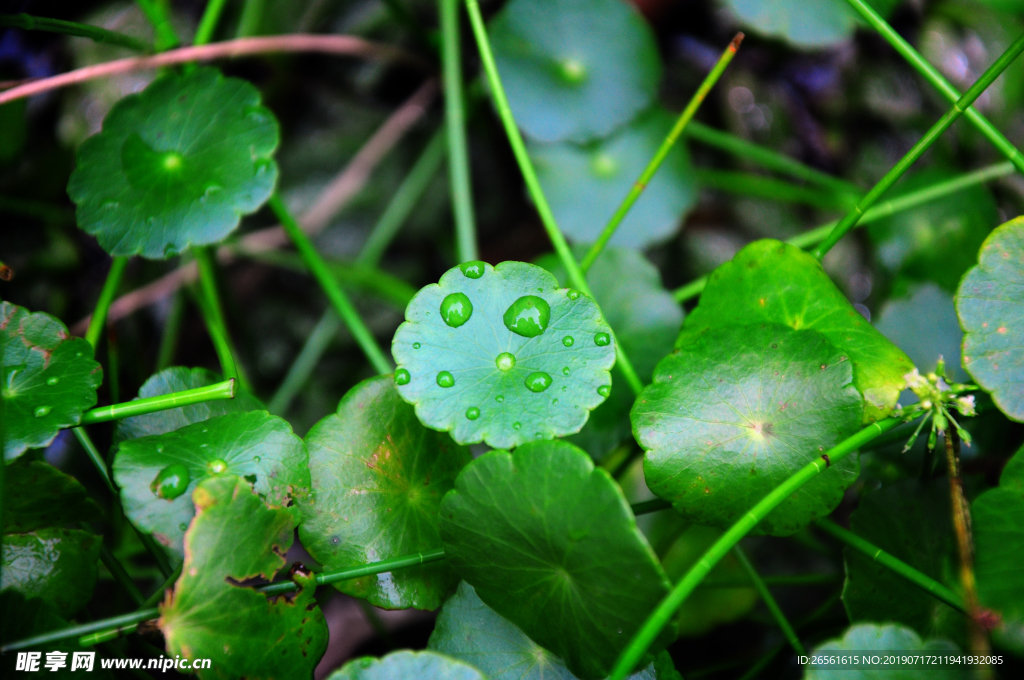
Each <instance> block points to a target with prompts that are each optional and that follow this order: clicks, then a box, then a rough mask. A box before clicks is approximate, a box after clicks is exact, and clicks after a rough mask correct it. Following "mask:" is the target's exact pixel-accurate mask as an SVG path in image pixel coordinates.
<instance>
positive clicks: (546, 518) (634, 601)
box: [440, 441, 673, 680]
mask: <svg viewBox="0 0 1024 680" xmlns="http://www.w3.org/2000/svg"><path fill="white" fill-rule="evenodd" d="M440 516H441V540H442V541H443V543H444V550H445V557H446V559H447V560H448V563H449V564H450V565H451V567H452V569H454V570H455V571H456V573H458V574H459V576H461V577H462V578H463V580H465V581H466V582H468V583H470V584H471V585H472V586H473V587H474V588H475V590H476V594H477V595H478V596H479V597H480V599H481V600H482V601H483V602H485V603H486V604H487V605H488V606H489V607H490V608H491V609H493V610H494V611H495V612H497V613H498V614H500V615H501V616H503V617H504V618H506V619H508V620H509V621H510V622H512V623H513V624H515V625H516V626H517V627H518V628H519V629H520V630H522V631H523V632H524V633H525V634H526V635H528V636H529V637H530V638H531V639H532V640H534V641H535V642H536V643H538V644H539V645H541V646H542V647H544V648H545V649H548V650H550V651H551V652H553V653H555V654H556V655H557V656H559V657H561V658H562V659H563V660H564V662H565V665H566V667H567V668H568V669H569V670H570V671H571V672H572V673H573V674H574V675H576V676H578V677H580V678H583V680H596V679H597V678H602V677H604V676H606V675H607V674H608V673H609V672H610V670H611V668H612V666H613V665H614V663H615V660H616V659H617V658H618V655H619V653H620V652H622V650H623V649H624V648H625V647H626V645H627V644H628V643H629V641H630V640H631V639H632V638H633V635H634V634H635V633H636V632H637V631H638V630H639V628H640V626H641V625H642V624H643V622H644V620H645V619H646V618H647V615H648V614H649V613H650V612H651V611H652V610H653V609H654V607H655V606H656V605H657V604H658V603H659V602H660V601H661V599H662V598H663V597H665V595H667V594H668V588H669V582H668V579H667V578H666V577H665V572H664V571H662V569H661V565H659V564H658V561H657V558H656V557H655V555H654V552H653V551H652V550H651V547H650V546H649V545H648V544H647V541H646V540H645V539H644V537H643V535H642V534H641V533H640V531H639V530H638V529H637V527H636V520H635V519H634V517H633V514H632V512H631V511H630V509H629V505H628V504H627V502H626V499H625V498H624V497H623V495H622V491H621V490H620V489H619V487H618V486H617V485H616V484H615V482H614V481H613V480H612V478H611V477H610V476H609V475H608V473H607V472H605V471H604V470H601V469H595V468H594V464H593V462H592V461H591V460H590V457H589V456H587V454H586V453H584V452H583V451H581V450H580V449H578V448H576V447H575V446H573V445H571V444H568V443H566V442H558V441H540V442H529V443H527V444H524V445H522V446H520V447H519V448H517V449H516V450H515V451H514V452H512V453H509V452H507V451H491V452H489V453H486V454H484V455H483V456H481V457H480V458H477V459H476V460H474V461H473V462H472V463H470V464H469V465H467V466H466V467H465V468H464V469H463V471H462V472H461V473H460V474H459V476H458V477H457V478H456V480H455V489H454V490H452V491H449V492H448V494H447V495H446V496H445V497H444V500H443V501H442V502H441V512H440ZM672 633H673V631H668V632H667V633H666V635H671V634H672Z"/></svg>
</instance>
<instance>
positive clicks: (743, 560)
mask: <svg viewBox="0 0 1024 680" xmlns="http://www.w3.org/2000/svg"><path fill="white" fill-rule="evenodd" d="M732 551H733V554H735V555H736V559H737V560H739V563H740V566H741V567H743V571H745V572H747V576H748V577H749V578H750V581H751V583H753V584H754V588H755V589H756V590H757V594H758V595H760V596H761V600H763V601H764V604H765V606H766V607H768V611H769V612H770V613H771V615H772V618H773V619H775V623H777V624H778V626H779V628H780V629H782V634H783V635H785V636H786V640H788V641H789V645H790V646H791V647H792V648H793V651H795V652H796V653H797V654H800V655H803V654H807V649H806V648H805V647H804V643H802V642H800V638H799V636H797V634H796V631H795V630H793V626H792V625H790V623H789V619H787V618H786V615H785V614H784V613H783V612H782V608H781V607H780V606H779V603H778V602H776V601H775V597H774V596H772V593H771V591H770V590H768V585H767V584H766V583H765V582H764V579H762V578H761V575H760V574H758V573H757V569H755V568H754V565H753V564H751V563H750V560H749V559H747V554H746V553H745V552H743V548H741V547H740V545H739V543H737V544H736V545H734V546H733V547H732Z"/></svg>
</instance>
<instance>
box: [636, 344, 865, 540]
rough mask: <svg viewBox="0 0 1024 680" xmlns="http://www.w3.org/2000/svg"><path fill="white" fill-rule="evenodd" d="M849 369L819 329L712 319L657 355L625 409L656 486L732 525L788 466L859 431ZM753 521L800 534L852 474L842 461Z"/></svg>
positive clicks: (685, 508)
mask: <svg viewBox="0 0 1024 680" xmlns="http://www.w3.org/2000/svg"><path fill="white" fill-rule="evenodd" d="M850 374H851V366H850V362H849V361H848V360H847V358H846V356H845V354H843V353H841V352H840V351H839V350H837V349H836V348H835V347H833V346H832V344H831V343H830V342H829V341H828V339H827V338H825V336H823V335H822V334H820V333H815V332H814V331H794V330H792V329H790V328H787V327H785V326H779V325H776V324H764V325H761V326H733V327H729V328H712V329H708V330H706V331H704V332H703V333H701V334H699V335H694V336H692V337H691V338H690V339H689V340H688V341H687V342H686V343H685V344H684V345H683V346H682V347H681V348H680V349H678V350H676V351H675V352H674V353H672V354H670V355H669V356H667V357H665V359H664V360H662V362H661V363H660V364H658V367H657V369H655V371H654V382H653V383H652V384H651V385H649V386H647V387H646V388H645V389H644V391H643V392H641V393H640V396H639V397H638V398H637V401H636V404H635V405H634V406H633V411H632V413H631V417H632V420H633V432H634V433H635V435H636V438H637V441H638V442H640V445H641V446H642V447H643V448H644V449H646V451H647V453H646V456H645V459H644V476H645V478H646V480H647V485H648V486H649V487H650V489H651V491H653V492H654V493H655V494H657V495H658V496H660V497H661V498H664V499H665V500H667V501H670V502H671V503H672V504H673V505H674V506H675V508H676V510H677V511H678V512H679V513H680V514H681V515H683V517H684V518H686V519H688V520H690V521H692V522H695V523H697V524H710V525H713V526H729V525H731V524H732V523H733V522H735V521H736V520H738V519H739V518H740V517H741V516H742V515H743V514H744V513H746V512H747V511H748V510H749V509H750V508H751V507H752V506H753V505H754V504H755V503H757V502H758V501H760V500H761V499H762V498H763V497H764V496H766V495H767V494H768V493H769V492H770V491H771V490H772V489H774V488H775V487H776V486H778V485H779V484H781V483H782V482H783V481H784V480H785V479H787V478H788V477H789V476H790V475H792V474H793V473H794V472H796V471H797V470H799V469H800V468H802V467H803V466H805V465H807V463H809V462H811V461H812V460H814V459H815V458H817V457H818V456H820V455H821V454H822V452H824V451H825V450H826V449H828V448H831V447H832V446H834V445H835V444H837V443H839V442H840V441H841V440H843V439H844V438H845V437H848V436H849V435H851V434H853V433H854V432H856V430H857V427H858V424H859V423H860V414H861V412H862V409H863V406H862V403H861V398H860V395H859V394H858V393H857V390H856V389H854V387H853V385H852V383H851V377H850ZM832 467H833V469H831V470H829V471H828V472H827V473H826V474H822V475H820V476H818V477H816V478H815V479H813V480H811V481H810V482H808V483H807V484H805V485H804V486H803V487H801V489H800V490H799V491H797V492H796V493H795V494H793V495H792V496H791V497H789V498H787V499H786V500H785V501H783V502H782V504H781V505H779V507H778V508H776V509H775V510H774V511H773V512H772V513H771V514H769V515H768V517H766V518H765V519H764V521H762V522H761V523H760V524H759V525H758V527H759V529H760V530H761V531H764V532H766V533H769V534H774V535H786V534H792V533H794V532H796V531H799V530H800V529H801V528H803V527H804V526H806V525H807V524H808V523H809V522H811V521H812V520H813V519H815V518H817V517H822V516H825V515H827V514H829V513H830V512H831V511H832V510H833V509H834V508H835V507H836V506H837V505H838V504H839V501H841V500H842V498H843V491H844V490H845V489H846V488H847V487H848V486H850V484H852V483H853V482H854V480H856V478H857V474H858V469H859V465H858V462H857V458H856V456H851V457H847V458H844V459H843V460H842V461H840V462H838V463H837V464H836V465H834V466H832Z"/></svg>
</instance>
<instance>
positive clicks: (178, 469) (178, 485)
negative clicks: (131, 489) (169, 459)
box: [149, 463, 191, 501]
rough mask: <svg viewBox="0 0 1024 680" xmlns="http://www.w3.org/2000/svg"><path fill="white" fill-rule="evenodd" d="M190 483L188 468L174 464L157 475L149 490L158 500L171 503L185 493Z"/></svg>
mask: <svg viewBox="0 0 1024 680" xmlns="http://www.w3.org/2000/svg"><path fill="white" fill-rule="evenodd" d="M190 481H191V478H190V477H189V474H188V468H187V467H185V466H184V465H182V464H181V463H173V464H171V465H168V466H167V467H165V468H164V469H163V470H161V471H160V472H158V473H157V475H156V477H154V478H153V481H152V482H151V483H150V485H149V490H150V491H152V492H153V493H154V494H155V495H156V496H157V498H163V499H164V500H168V501H169V500H173V499H175V498H177V497H178V496H180V495H181V494H183V493H185V489H187V488H188V483H189V482H190Z"/></svg>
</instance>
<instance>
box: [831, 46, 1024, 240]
mask: <svg viewBox="0 0 1024 680" xmlns="http://www.w3.org/2000/svg"><path fill="white" fill-rule="evenodd" d="M1022 51H1024V35H1022V36H1020V37H1019V38H1017V39H1016V40H1015V41H1014V42H1013V44H1012V45H1010V47H1009V48H1008V49H1007V50H1006V51H1005V52H1003V54H1002V55H1001V56H1000V57H999V58H998V59H996V60H995V62H994V63H993V64H992V65H991V66H989V67H988V69H987V70H986V71H985V73H983V74H982V76H981V77H980V78H978V80H977V81H976V82H975V83H974V84H973V85H971V87H970V88H968V90H967V92H965V93H964V96H962V97H960V99H958V100H957V102H956V104H954V105H953V108H952V109H950V110H949V111H948V112H946V114H945V115H944V116H942V118H940V119H939V121H938V122H937V123H935V125H933V126H932V127H931V129H930V130H928V132H926V133H925V134H924V136H923V137H922V138H921V139H920V140H919V141H918V142H917V144H915V145H914V146H913V148H912V149H911V150H910V151H908V152H907V153H906V155H904V156H903V158H901V159H900V160H899V162H898V163H896V165H895V166H894V167H893V168H892V169H891V170H890V171H889V172H887V173H886V174H885V177H883V178H882V179H881V180H879V182H878V183H877V184H876V185H875V186H873V187H872V188H871V191H869V192H868V193H867V195H865V196H864V198H862V199H861V200H860V202H859V203H857V205H856V207H854V208H853V210H851V211H850V212H849V213H847V215H846V216H845V217H843V219H841V220H840V221H839V224H837V225H836V226H835V229H833V230H832V232H831V233H830V234H829V235H828V237H827V238H826V239H825V241H824V242H823V243H822V244H821V245H819V246H818V247H817V248H816V249H815V251H814V256H815V257H817V258H818V259H819V260H820V259H821V258H823V257H825V253H827V252H828V251H829V250H831V249H832V246H834V245H835V244H836V243H838V242H839V239H841V238H842V237H843V236H844V235H846V232H848V231H850V229H852V228H853V227H854V226H856V224H857V222H858V220H860V218H861V217H862V216H863V215H864V211H866V210H867V209H868V208H869V207H871V205H872V204H873V203H874V202H875V201H877V200H878V199H879V198H881V196H882V194H884V193H885V192H886V191H888V189H889V187H891V186H892V185H893V184H895V183H896V181H897V180H898V179H899V178H900V177H902V176H903V174H904V173H905V172H906V171H907V170H909V169H910V166H911V165H913V164H914V163H915V162H916V161H917V159H919V158H920V157H921V156H922V155H924V152H925V151H927V150H928V148H929V147H930V146H931V145H932V144H934V143H935V141H936V140H938V138H939V137H940V136H941V135H942V133H944V132H945V131H946V130H947V129H949V126H951V125H952V124H953V123H954V122H956V119H957V118H959V117H960V116H961V115H962V114H963V112H964V111H965V110H967V108H968V107H969V106H970V105H971V104H972V103H973V102H974V100H975V99H977V98H978V97H979V96H981V93H982V92H984V91H985V90H986V89H988V86H989V85H991V84H992V83H993V81H995V79H996V78H998V77H999V76H1000V74H1002V72H1003V71H1005V70H1006V68H1007V67H1008V66H1009V65H1010V64H1011V63H1013V61H1014V60H1015V59H1016V58H1017V57H1018V56H1019V55H1020V53H1021V52H1022Z"/></svg>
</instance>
